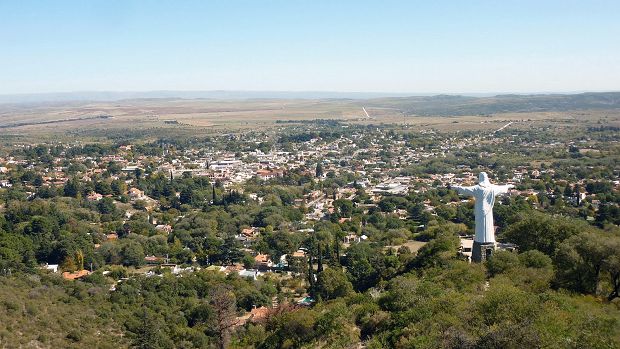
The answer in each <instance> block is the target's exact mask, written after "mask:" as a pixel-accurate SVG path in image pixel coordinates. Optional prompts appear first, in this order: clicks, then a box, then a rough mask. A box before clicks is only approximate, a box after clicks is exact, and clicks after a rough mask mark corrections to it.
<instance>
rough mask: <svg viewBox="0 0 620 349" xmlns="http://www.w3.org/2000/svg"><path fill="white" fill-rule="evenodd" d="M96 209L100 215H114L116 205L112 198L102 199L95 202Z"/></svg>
mask: <svg viewBox="0 0 620 349" xmlns="http://www.w3.org/2000/svg"><path fill="white" fill-rule="evenodd" d="M97 209H98V210H99V213H101V214H114V213H115V212H116V205H114V200H113V199H112V198H103V199H101V200H99V202H97Z"/></svg>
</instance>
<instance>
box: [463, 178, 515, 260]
mask: <svg viewBox="0 0 620 349" xmlns="http://www.w3.org/2000/svg"><path fill="white" fill-rule="evenodd" d="M513 187H514V186H513V185H511V184H508V185H494V184H491V182H489V176H488V175H487V174H486V172H480V174H479V175H478V184H477V185H474V186H471V187H461V186H453V187H452V188H454V189H456V190H457V191H458V192H459V193H460V194H463V195H467V196H473V197H474V198H475V199H476V202H475V206H474V213H475V215H476V235H475V236H474V246H473V250H472V259H473V260H474V261H476V262H480V261H481V260H484V259H486V256H487V255H489V254H490V253H491V252H490V251H488V249H487V250H484V248H490V249H491V251H492V250H494V249H495V227H494V225H493V205H494V204H495V197H496V196H497V195H500V194H505V193H507V192H508V190H509V189H510V188H513Z"/></svg>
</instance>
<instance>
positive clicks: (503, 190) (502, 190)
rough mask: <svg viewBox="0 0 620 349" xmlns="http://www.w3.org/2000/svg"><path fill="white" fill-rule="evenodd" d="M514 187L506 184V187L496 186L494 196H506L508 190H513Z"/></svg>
mask: <svg viewBox="0 0 620 349" xmlns="http://www.w3.org/2000/svg"><path fill="white" fill-rule="evenodd" d="M514 187H515V186H514V185H512V184H506V185H496V186H495V190H494V191H495V194H496V195H497V194H506V193H507V192H508V191H509V190H510V189H512V188H514Z"/></svg>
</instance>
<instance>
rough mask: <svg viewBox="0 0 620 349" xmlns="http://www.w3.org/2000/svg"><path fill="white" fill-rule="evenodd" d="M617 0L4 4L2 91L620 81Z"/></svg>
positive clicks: (542, 88)
mask: <svg viewBox="0 0 620 349" xmlns="http://www.w3.org/2000/svg"><path fill="white" fill-rule="evenodd" d="M619 18H620V1H617V0H615V1H596V0H593V1H577V0H562V1H550V0H549V1H541V0H537V1H531V0H521V1H496V0H495V1H475V0H474V1H411V0H410V1H407V0H403V1H390V0H382V1H363V0H351V1H345V0H341V1H328V0H314V1H296V0H281V1H270V0H245V1H240V0H219V1H216V0H213V1H207V0H205V1H190V0H183V1H131V0H117V1H115V0H102V1H96V0H93V1H80V0H75V1H65V0H49V1H43V0H40V1H12V0H0V94H12V93H38V92H60V91H98V90H107V91H147V90H279V91H363V92H370V91H372V92H410V93H416V92H417V93H479V92H574V91H604V90H614V91H618V90H620V39H619V38H620V20H619Z"/></svg>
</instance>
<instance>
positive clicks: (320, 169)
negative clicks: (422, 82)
mask: <svg viewBox="0 0 620 349" xmlns="http://www.w3.org/2000/svg"><path fill="white" fill-rule="evenodd" d="M315 175H316V177H317V178H321V177H323V163H321V162H320V161H319V163H317V164H316V171H315Z"/></svg>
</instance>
